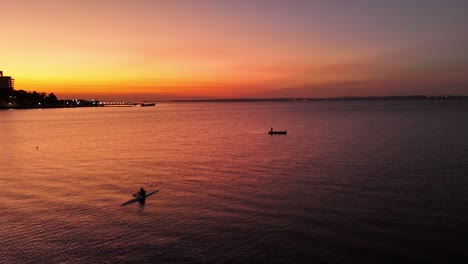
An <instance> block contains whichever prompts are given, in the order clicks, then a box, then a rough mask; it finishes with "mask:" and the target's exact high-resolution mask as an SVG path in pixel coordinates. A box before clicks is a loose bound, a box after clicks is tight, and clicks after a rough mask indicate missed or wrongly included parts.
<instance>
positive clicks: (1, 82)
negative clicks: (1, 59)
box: [0, 71, 15, 98]
mask: <svg viewBox="0 0 468 264" xmlns="http://www.w3.org/2000/svg"><path fill="white" fill-rule="evenodd" d="M14 82H15V80H14V79H13V78H11V76H3V71H0V98H5V97H7V96H9V95H11V94H12V93H13V89H14Z"/></svg>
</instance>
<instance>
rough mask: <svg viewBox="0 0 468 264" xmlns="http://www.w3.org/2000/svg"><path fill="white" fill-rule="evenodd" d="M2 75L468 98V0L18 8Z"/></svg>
mask: <svg viewBox="0 0 468 264" xmlns="http://www.w3.org/2000/svg"><path fill="white" fill-rule="evenodd" d="M0 12H1V13H2V14H1V15H0V22H1V32H2V34H1V36H2V38H1V40H2V41H1V42H0V48H1V52H0V70H3V72H4V74H5V75H9V76H12V77H13V78H15V89H17V90H19V89H23V90H27V91H33V90H36V91H40V92H47V93H50V92H54V93H55V94H57V95H58V96H59V98H61V99H62V98H63V99H65V98H68V97H77V96H78V97H80V98H84V99H91V97H93V98H94V97H96V98H98V99H115V100H125V99H129V100H138V99H139V100H147V99H149V100H151V99H156V100H160V99H163V100H164V99H177V98H184V99H185V98H207V97H214V98H232V97H292V96H294V97H334V96H355V95H369V96H373V95H409V94H434V95H439V94H464V95H468V15H467V14H468V1H466V0H445V1H444V0H440V1H436V0H404V1H400V0H392V1H388V0H342V1H334V0H324V1H318V0H317V1H314V0H309V1H305V0H304V1H300V0H291V1H286V0H284V1H283V0H278V1H277V0H265V1H260V0H245V1H244V0H236V1H234V0H233V1H221V0H218V1H215V0H213V1H202V0H191V1H179V0H167V1H163V0H160V1H159V0H153V1H150V0H101V1H96V0H55V1H52V0H49V1H41V0H30V1H26V0H17V1H1V3H0Z"/></svg>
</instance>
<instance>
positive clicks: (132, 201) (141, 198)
mask: <svg viewBox="0 0 468 264" xmlns="http://www.w3.org/2000/svg"><path fill="white" fill-rule="evenodd" d="M157 192H159V190H156V191H152V192H150V193H147V194H146V195H145V196H138V197H135V198H133V199H131V200H128V201H126V202H125V203H123V204H121V205H120V206H122V205H127V204H131V203H134V202H137V201H142V200H145V199H146V197H148V196H151V195H153V194H155V193H157Z"/></svg>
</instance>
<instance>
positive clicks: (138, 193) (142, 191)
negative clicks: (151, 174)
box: [135, 187, 146, 197]
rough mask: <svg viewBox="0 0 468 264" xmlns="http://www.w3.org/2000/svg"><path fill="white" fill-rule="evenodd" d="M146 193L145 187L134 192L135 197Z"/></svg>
mask: <svg viewBox="0 0 468 264" xmlns="http://www.w3.org/2000/svg"><path fill="white" fill-rule="evenodd" d="M145 195H146V191H145V189H143V187H141V188H140V191H139V192H137V193H136V194H135V197H144V196H145Z"/></svg>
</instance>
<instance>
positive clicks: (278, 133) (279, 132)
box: [268, 131, 288, 135]
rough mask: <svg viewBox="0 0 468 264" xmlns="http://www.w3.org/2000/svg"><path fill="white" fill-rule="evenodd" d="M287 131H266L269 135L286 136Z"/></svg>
mask: <svg viewBox="0 0 468 264" xmlns="http://www.w3.org/2000/svg"><path fill="white" fill-rule="evenodd" d="M287 133H288V131H268V134H269V135H286V134H287Z"/></svg>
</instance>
